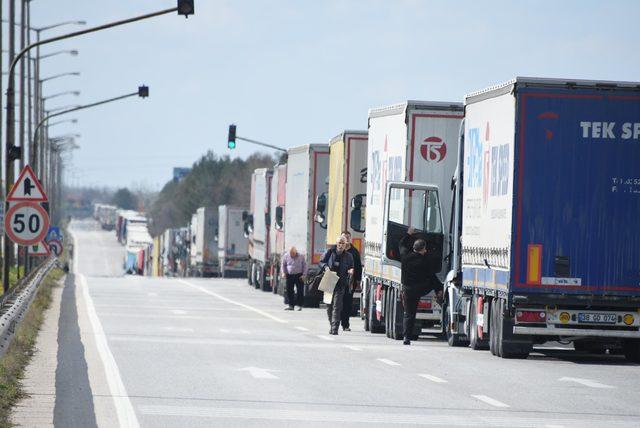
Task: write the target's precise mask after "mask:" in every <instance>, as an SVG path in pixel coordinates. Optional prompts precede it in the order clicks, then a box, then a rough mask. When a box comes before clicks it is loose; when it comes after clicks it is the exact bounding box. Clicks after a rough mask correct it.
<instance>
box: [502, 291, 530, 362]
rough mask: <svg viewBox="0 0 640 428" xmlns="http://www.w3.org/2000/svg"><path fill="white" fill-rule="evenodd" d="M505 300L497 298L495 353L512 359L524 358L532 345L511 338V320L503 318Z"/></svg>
mask: <svg viewBox="0 0 640 428" xmlns="http://www.w3.org/2000/svg"><path fill="white" fill-rule="evenodd" d="M505 303H506V302H505V300H504V299H498V304H497V306H496V308H497V309H498V310H497V313H496V324H497V331H498V334H497V335H496V339H497V349H496V353H497V356H498V357H501V358H513V359H526V358H527V357H528V356H529V353H530V352H531V349H532V347H533V346H532V345H531V344H525V343H518V342H514V341H512V340H510V339H511V334H510V333H508V332H509V331H513V321H512V320H510V319H507V318H505V316H504V313H505Z"/></svg>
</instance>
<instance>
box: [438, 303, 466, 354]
mask: <svg viewBox="0 0 640 428" xmlns="http://www.w3.org/2000/svg"><path fill="white" fill-rule="evenodd" d="M443 310H444V316H443V320H442V324H443V326H442V327H443V328H444V336H445V338H446V339H447V343H448V344H449V346H467V345H469V342H467V341H466V340H464V339H462V338H460V336H459V335H457V334H454V333H453V332H452V331H451V305H450V304H449V302H445V307H444V308H443Z"/></svg>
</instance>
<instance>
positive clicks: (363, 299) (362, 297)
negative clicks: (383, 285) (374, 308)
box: [360, 283, 370, 331]
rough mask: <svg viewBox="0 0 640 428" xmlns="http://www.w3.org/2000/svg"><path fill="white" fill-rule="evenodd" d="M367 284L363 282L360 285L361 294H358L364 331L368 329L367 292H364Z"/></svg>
mask: <svg viewBox="0 0 640 428" xmlns="http://www.w3.org/2000/svg"><path fill="white" fill-rule="evenodd" d="M368 286H369V285H368V284H366V283H364V284H363V286H362V294H361V295H360V318H362V321H363V325H364V331H369V330H370V327H369V294H368V293H366V292H365V290H367V288H366V287H368Z"/></svg>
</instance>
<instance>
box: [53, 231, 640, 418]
mask: <svg viewBox="0 0 640 428" xmlns="http://www.w3.org/2000/svg"><path fill="white" fill-rule="evenodd" d="M72 231H73V232H74V236H75V256H76V257H75V260H74V273H75V275H74V276H73V277H72V278H71V280H70V281H68V283H67V287H70V288H69V292H68V293H66V295H63V302H62V305H63V307H64V308H65V309H64V310H65V311H66V318H67V320H66V321H67V322H65V327H64V328H65V331H61V332H60V333H59V334H60V336H61V337H65V338H66V339H65V340H61V341H60V346H61V347H67V348H65V349H61V350H60V351H59V355H62V356H63V359H64V360H68V361H72V362H74V363H73V364H66V365H62V367H60V364H61V363H60V362H59V367H58V370H59V373H62V374H63V375H61V377H63V378H64V379H65V381H64V382H56V408H55V414H56V419H57V423H56V424H57V425H59V426H72V425H77V426H90V425H94V424H97V425H100V426H115V425H118V424H120V425H121V426H143V427H145V426H148V427H156V426H157V427H173V426H175V427H211V426H225V427H226V426H242V427H246V426H256V427H257V426H265V425H266V426H327V425H329V424H330V425H332V426H388V425H435V426H508V427H544V426H546V427H578V426H580V427H585V426H605V427H617V426H625V427H626V426H640V366H638V365H634V364H630V363H627V362H626V361H625V360H624V359H623V358H622V357H620V356H615V355H611V356H609V355H606V356H588V355H580V354H577V353H575V352H574V351H573V350H570V349H563V348H562V347H547V348H544V349H542V348H537V349H536V350H535V352H534V353H533V354H532V355H531V356H530V357H529V358H528V359H527V360H503V359H499V358H496V357H494V356H492V355H491V354H490V353H489V352H488V351H472V350H470V349H468V348H450V347H448V346H447V344H446V342H443V341H441V340H438V339H436V338H435V337H433V336H428V335H425V336H423V337H421V340H419V341H418V342H413V343H412V345H411V346H403V345H402V342H396V341H393V340H391V339H388V338H386V337H385V336H384V335H372V334H370V333H368V332H365V331H364V330H363V327H362V322H361V321H360V320H359V319H358V318H352V330H353V331H351V332H344V333H343V332H342V331H341V332H340V335H339V336H329V335H328V330H329V325H328V322H327V319H326V312H325V311H324V310H323V309H304V310H303V311H301V312H298V311H295V312H289V311H284V310H283V308H284V304H283V302H282V298H281V297H280V296H277V295H273V294H271V293H264V292H261V291H259V290H255V289H252V288H250V287H249V286H248V285H247V284H246V281H245V280H235V279H230V280H227V279H195V278H193V279H192V278H186V279H179V278H150V277H140V276H125V275H124V274H123V269H122V259H123V253H124V249H123V247H122V246H120V245H119V244H118V243H117V242H116V239H115V236H114V233H113V232H104V231H101V230H100V229H99V227H98V226H97V224H96V223H94V222H90V221H75V222H73V223H72ZM71 287H72V288H71ZM65 291H66V290H65ZM74 308H75V309H74ZM74 317H75V320H74V319H73V318H74ZM61 319H62V317H61Z"/></svg>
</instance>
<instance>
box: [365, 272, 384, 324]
mask: <svg viewBox="0 0 640 428" xmlns="http://www.w3.org/2000/svg"><path fill="white" fill-rule="evenodd" d="M374 287H375V284H370V286H369V299H368V300H369V311H368V312H367V317H368V318H369V323H368V324H369V331H370V332H371V333H374V334H375V333H384V325H383V324H382V323H381V322H380V321H378V317H377V316H376V293H375V288H374Z"/></svg>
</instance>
